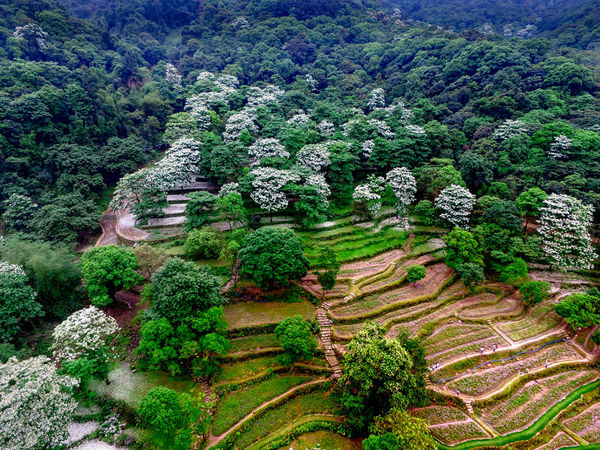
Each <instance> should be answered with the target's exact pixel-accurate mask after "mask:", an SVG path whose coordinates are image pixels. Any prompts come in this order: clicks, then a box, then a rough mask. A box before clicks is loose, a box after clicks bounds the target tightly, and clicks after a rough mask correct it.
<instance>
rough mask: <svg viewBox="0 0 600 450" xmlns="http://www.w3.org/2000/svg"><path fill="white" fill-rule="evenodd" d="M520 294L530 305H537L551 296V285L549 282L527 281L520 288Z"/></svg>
mask: <svg viewBox="0 0 600 450" xmlns="http://www.w3.org/2000/svg"><path fill="white" fill-rule="evenodd" d="M519 292H521V295H522V296H523V299H524V300H525V302H526V303H527V304H528V305H531V306H533V305H537V304H538V303H540V302H541V301H542V300H545V299H547V298H548V297H549V296H550V283H548V282H547V281H527V282H526V283H523V284H522V285H521V287H520V288H519Z"/></svg>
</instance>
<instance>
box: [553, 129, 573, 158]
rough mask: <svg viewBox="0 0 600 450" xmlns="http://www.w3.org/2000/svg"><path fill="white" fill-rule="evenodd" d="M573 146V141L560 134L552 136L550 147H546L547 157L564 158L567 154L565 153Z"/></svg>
mask: <svg viewBox="0 0 600 450" xmlns="http://www.w3.org/2000/svg"><path fill="white" fill-rule="evenodd" d="M572 146H573V141H572V140H571V139H569V138H568V137H566V136H565V135H563V134H561V135H559V136H556V137H555V138H554V141H553V142H552V143H551V144H550V148H549V149H548V158H552V159H565V158H567V155H566V154H565V152H566V151H568V150H569V149H570V148H571V147H572Z"/></svg>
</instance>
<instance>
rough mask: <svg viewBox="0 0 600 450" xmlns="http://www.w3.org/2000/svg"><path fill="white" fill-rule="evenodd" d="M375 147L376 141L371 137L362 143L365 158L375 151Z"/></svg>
mask: <svg viewBox="0 0 600 450" xmlns="http://www.w3.org/2000/svg"><path fill="white" fill-rule="evenodd" d="M374 148H375V142H373V140H372V139H369V140H367V141H365V142H363V144H362V154H363V156H364V157H365V158H367V159H368V158H370V157H371V153H373V149H374Z"/></svg>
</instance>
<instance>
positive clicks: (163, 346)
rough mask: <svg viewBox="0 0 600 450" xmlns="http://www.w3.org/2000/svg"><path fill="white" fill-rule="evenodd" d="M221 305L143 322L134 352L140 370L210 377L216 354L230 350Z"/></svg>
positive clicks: (214, 370) (216, 359)
mask: <svg viewBox="0 0 600 450" xmlns="http://www.w3.org/2000/svg"><path fill="white" fill-rule="evenodd" d="M226 331H227V323H226V322H225V320H224V319H223V308H222V307H217V306H214V307H212V308H209V309H208V310H206V311H204V312H197V313H195V314H194V315H188V316H186V317H184V318H182V319H181V320H179V321H178V322H175V323H171V322H169V320H168V319H167V318H166V317H161V318H160V319H155V320H150V321H148V322H145V323H144V324H142V327H141V329H140V336H141V339H140V344H139V346H138V348H137V349H136V351H135V353H136V354H137V355H139V356H140V358H139V359H138V361H137V366H138V367H139V368H140V369H142V370H165V371H168V372H169V373H170V374H171V375H180V374H184V373H185V374H191V375H193V376H195V377H205V378H210V377H212V376H214V375H215V374H216V373H217V371H218V370H219V360H218V357H219V356H223V355H225V354H226V353H227V352H228V351H229V341H228V340H227V338H226Z"/></svg>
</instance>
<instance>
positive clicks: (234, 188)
mask: <svg viewBox="0 0 600 450" xmlns="http://www.w3.org/2000/svg"><path fill="white" fill-rule="evenodd" d="M239 188H240V184H239V183H225V184H224V185H223V186H221V190H219V197H226V196H227V195H229V194H233V193H239V192H240V191H239Z"/></svg>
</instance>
